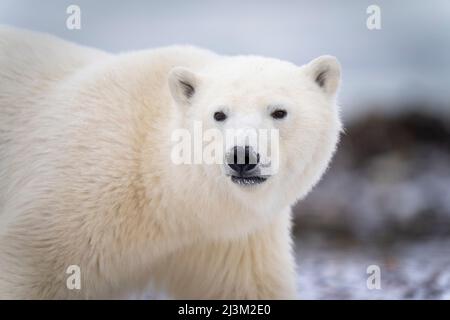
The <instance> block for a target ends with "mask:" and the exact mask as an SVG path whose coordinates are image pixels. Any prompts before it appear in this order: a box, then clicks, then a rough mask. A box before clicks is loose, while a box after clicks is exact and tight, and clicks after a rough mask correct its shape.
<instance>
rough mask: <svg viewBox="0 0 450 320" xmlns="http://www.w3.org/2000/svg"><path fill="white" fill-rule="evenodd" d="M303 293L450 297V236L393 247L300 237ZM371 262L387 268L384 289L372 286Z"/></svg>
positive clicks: (309, 296) (348, 296) (329, 296)
mask: <svg viewBox="0 0 450 320" xmlns="http://www.w3.org/2000/svg"><path fill="white" fill-rule="evenodd" d="M297 264H298V275H299V277H298V288H299V292H300V298H301V299H450V240H432V241H431V240H430V241H423V242H408V243H406V242H405V243H402V244H395V245H392V246H390V247H384V248H381V247H370V246H367V245H352V244H336V243H331V242H329V241H320V240H317V239H316V240H311V239H309V240H300V241H298V243H297ZM369 265H378V266H379V267H380V270H381V289H380V290H377V289H372V290H369V289H368V288H367V284H366V281H367V278H368V277H369V275H368V274H367V273H366V270H367V267H368V266H369Z"/></svg>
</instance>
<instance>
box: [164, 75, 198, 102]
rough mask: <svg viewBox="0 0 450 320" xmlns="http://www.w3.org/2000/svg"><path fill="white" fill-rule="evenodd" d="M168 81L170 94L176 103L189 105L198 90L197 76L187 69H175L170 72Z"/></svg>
mask: <svg viewBox="0 0 450 320" xmlns="http://www.w3.org/2000/svg"><path fill="white" fill-rule="evenodd" d="M168 79H169V88H170V93H171V94H172V97H173V99H174V100H175V102H176V103H178V104H180V105H189V104H190V103H191V101H192V98H193V97H194V95H195V92H196V89H197V84H198V79H197V76H196V75H195V74H194V73H193V72H192V71H190V70H189V69H187V68H183V67H175V68H173V69H172V70H170V72H169V77H168Z"/></svg>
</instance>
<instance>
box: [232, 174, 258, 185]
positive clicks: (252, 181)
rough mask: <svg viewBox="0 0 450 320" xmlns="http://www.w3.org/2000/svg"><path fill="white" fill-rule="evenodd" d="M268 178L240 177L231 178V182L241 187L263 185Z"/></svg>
mask: <svg viewBox="0 0 450 320" xmlns="http://www.w3.org/2000/svg"><path fill="white" fill-rule="evenodd" d="M266 180H267V178H266V177H260V176H253V177H240V176H231V181H233V182H234V183H236V184H238V185H240V186H252V185H256V184H260V183H263V182H264V181H266Z"/></svg>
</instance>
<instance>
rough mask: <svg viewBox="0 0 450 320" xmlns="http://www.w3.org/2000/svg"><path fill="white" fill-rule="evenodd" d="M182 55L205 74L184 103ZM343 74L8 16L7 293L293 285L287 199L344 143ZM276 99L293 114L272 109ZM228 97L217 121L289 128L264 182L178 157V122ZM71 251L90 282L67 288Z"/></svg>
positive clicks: (2, 172) (280, 292)
mask: <svg viewBox="0 0 450 320" xmlns="http://www.w3.org/2000/svg"><path fill="white" fill-rule="evenodd" d="M174 67H183V68H185V69H186V70H185V71H186V72H191V74H192V76H193V77H195V86H196V88H195V89H196V92H195V95H194V97H193V98H192V101H191V102H190V103H183V101H182V100H179V99H178V98H179V96H178V95H177V93H176V92H174V93H173V96H172V95H171V90H170V89H169V85H168V84H169V81H174V79H172V78H170V79H169V74H170V75H171V76H170V77H175V76H177V73H176V72H177V71H172V72H170V71H171V70H172V69H173V68H174ZM175 70H177V69H175ZM187 70H189V71H187ZM321 70H325V71H327V70H328V74H327V77H328V78H327V82H326V85H325V86H324V87H319V86H318V84H317V83H316V82H315V81H314V80H315V77H316V76H317V73H318V72H319V71H321ZM178 71H180V69H178ZM178 75H179V74H178ZM338 81H339V66H338V64H337V62H336V60H335V59H334V58H331V57H322V58H319V59H316V60H315V61H313V62H312V63H310V64H308V65H306V66H303V67H297V66H295V65H293V64H290V63H287V62H282V61H279V60H276V59H268V58H262V57H256V56H240V57H223V56H218V55H216V54H214V53H212V52H209V51H206V50H202V49H197V48H194V47H168V48H161V49H155V50H145V51H138V52H131V53H125V54H119V55H112V54H108V53H105V52H102V51H98V50H94V49H90V48H86V47H82V46H78V45H75V44H71V43H68V42H65V41H63V40H60V39H57V38H54V37H51V36H48V35H44V34H39V33H33V32H28V31H21V30H17V29H13V28H8V27H0V298H109V297H124V296H125V295H126V294H128V293H129V292H135V291H136V290H139V289H143V288H144V287H145V286H146V285H147V284H148V283H149V282H150V281H154V282H155V283H157V284H159V285H161V286H162V287H163V288H165V289H166V290H168V291H169V293H170V294H171V295H173V297H176V298H179V297H181V298H266V299H269V298H295V297H296V288H295V267H294V259H293V255H292V252H291V251H292V248H291V235H290V226H291V223H290V206H291V205H292V204H293V203H295V201H297V200H298V199H300V198H302V197H303V196H305V195H306V194H307V192H308V191H309V190H310V189H311V188H312V186H313V185H314V184H315V183H316V182H317V181H318V180H319V178H320V176H321V175H322V173H323V172H324V170H325V169H326V167H327V164H328V162H329V160H330V158H331V156H332V153H333V151H334V149H335V145H336V143H337V140H338V136H339V131H340V129H341V124H340V121H339V117H338V110H337V107H336V105H335V92H336V89H337V85H338ZM273 103H278V104H280V103H281V104H283V106H284V107H285V108H286V110H287V111H288V117H287V118H286V119H283V120H281V121H275V120H273V119H272V118H271V117H270V115H269V114H267V110H266V106H267V105H269V104H273ZM221 105H226V106H227V108H228V111H229V113H230V121H229V122H228V124H223V126H224V127H221V129H224V128H225V127H226V126H227V125H230V126H231V125H233V126H239V125H240V122H242V121H243V120H242V119H247V120H246V121H247V122H246V125H248V121H250V120H248V119H254V120H252V121H253V122H252V121H250V124H251V125H253V126H254V127H264V128H278V129H279V130H280V138H281V147H280V148H281V166H280V170H279V172H278V174H276V175H274V176H272V177H271V178H269V179H268V180H267V181H266V182H265V183H263V184H261V185H258V186H255V187H250V188H246V187H240V186H238V185H235V184H233V183H232V182H231V181H230V179H229V178H228V177H226V176H224V175H223V174H221V171H220V166H219V165H209V166H207V165H190V166H189V165H178V166H177V165H175V164H172V163H171V161H170V150H171V147H172V145H171V143H170V135H171V132H172V130H174V129H176V128H183V127H185V128H190V124H191V123H192V120H201V121H203V123H204V125H205V127H207V128H208V127H217V126H218V124H217V123H216V122H214V120H213V118H212V114H213V113H214V108H215V107H217V106H221ZM248 115H252V116H251V117H250V118H248V117H247V116H248ZM231 119H233V121H231ZM73 264H75V265H79V266H80V267H81V276H82V277H81V279H82V288H81V290H68V289H67V288H66V278H67V277H68V275H67V274H66V273H65V271H66V268H67V267H68V266H69V265H73Z"/></svg>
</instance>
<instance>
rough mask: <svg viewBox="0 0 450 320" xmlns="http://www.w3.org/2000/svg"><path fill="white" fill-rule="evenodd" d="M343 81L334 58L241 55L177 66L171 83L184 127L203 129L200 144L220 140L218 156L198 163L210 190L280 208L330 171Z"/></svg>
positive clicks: (252, 204)
mask: <svg viewBox="0 0 450 320" xmlns="http://www.w3.org/2000/svg"><path fill="white" fill-rule="evenodd" d="M339 78H340V67H339V64H338V62H337V60H336V59H335V58H334V57H330V56H322V57H319V58H317V59H315V60H313V61H312V62H310V63H309V64H307V65H305V66H302V67H298V66H295V65H293V64H291V63H288V62H283V61H279V60H275V59H268V58H262V57H254V56H243V57H225V58H221V59H219V60H218V61H217V62H215V63H212V64H209V65H207V66H206V67H204V68H203V69H201V70H197V71H196V72H193V71H191V70H189V69H186V68H183V67H176V68H174V69H172V70H171V72H170V74H169V87H170V91H171V94H172V97H173V100H174V102H175V104H176V107H177V108H178V109H179V113H180V115H181V117H180V118H181V119H182V120H181V122H182V126H184V127H188V128H190V129H191V130H195V129H194V128H193V127H194V126H195V125H194V123H197V126H201V130H202V132H203V133H205V134H204V136H203V147H205V143H206V141H211V140H213V139H212V138H216V142H217V141H220V142H219V144H220V145H221V147H222V149H221V150H222V152H221V153H220V152H214V154H215V156H216V161H204V163H201V172H202V173H201V175H202V176H203V177H207V178H206V179H207V180H208V181H209V182H210V183H211V185H210V186H211V190H213V189H215V187H214V186H215V185H217V184H220V186H221V187H220V190H221V192H226V193H228V194H230V195H231V196H224V197H223V199H229V200H231V201H236V200H238V201H240V202H242V203H244V204H246V205H247V206H250V207H254V208H255V209H257V210H262V209H263V208H264V209H267V210H275V209H279V208H280V207H281V208H283V207H286V206H289V205H291V204H292V203H293V202H294V201H296V200H297V199H299V198H301V197H302V196H304V195H305V194H306V193H307V192H308V191H309V190H310V189H311V188H312V186H313V185H314V184H315V183H316V182H317V181H318V180H319V178H320V176H321V175H322V174H323V172H324V171H325V169H326V166H327V164H328V162H329V160H330V158H331V156H332V154H333V152H334V150H335V146H336V143H337V141H338V137H339V132H340V130H341V122H340V120H339V116H338V108H337V106H336V103H335V97H336V91H337V89H338V85H339ZM218 136H221V137H222V140H220V137H219V138H217V137H218ZM263 136H265V138H264V137H263ZM230 137H232V138H230ZM205 151H206V150H205ZM216 151H217V150H216ZM221 160H222V161H221ZM203 180H204V179H203Z"/></svg>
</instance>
